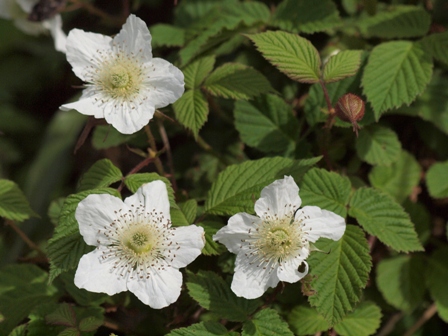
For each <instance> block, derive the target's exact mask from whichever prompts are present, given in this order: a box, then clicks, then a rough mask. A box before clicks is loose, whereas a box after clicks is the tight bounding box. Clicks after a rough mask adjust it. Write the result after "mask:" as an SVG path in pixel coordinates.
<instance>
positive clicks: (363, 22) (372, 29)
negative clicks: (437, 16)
mask: <svg viewBox="0 0 448 336" xmlns="http://www.w3.org/2000/svg"><path fill="white" fill-rule="evenodd" d="M430 24H431V16H430V15H429V13H428V12H426V11H425V10H424V9H423V8H422V7H417V6H393V7H389V8H387V9H386V10H384V11H380V12H378V13H376V14H375V15H374V16H369V17H362V18H360V19H359V21H358V27H359V29H360V31H361V34H362V35H363V36H365V37H382V38H389V39H392V38H406V37H416V36H423V35H425V34H426V33H427V32H428V30H429V25H430Z"/></svg>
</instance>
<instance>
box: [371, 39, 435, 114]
mask: <svg viewBox="0 0 448 336" xmlns="http://www.w3.org/2000/svg"><path fill="white" fill-rule="evenodd" d="M432 67H433V64H432V58H431V55H430V54H429V53H425V51H424V50H423V48H422V45H421V44H419V43H413V42H409V41H394V42H387V43H382V44H380V45H378V46H376V47H375V48H374V49H373V50H372V53H371V54H370V57H369V62H368V63H367V66H366V67H365V69H364V75H363V78H362V86H363V87H364V94H365V95H366V96H367V99H368V101H370V103H371V104H372V107H373V110H374V112H375V118H376V120H378V119H379V118H380V116H381V114H382V113H383V112H384V111H386V110H389V109H392V108H396V107H399V106H401V105H403V104H407V105H409V104H410V103H412V101H414V100H415V98H417V96H418V95H419V94H421V93H422V92H423V91H424V90H425V88H426V85H427V84H428V83H429V81H430V80H431V75H432Z"/></svg>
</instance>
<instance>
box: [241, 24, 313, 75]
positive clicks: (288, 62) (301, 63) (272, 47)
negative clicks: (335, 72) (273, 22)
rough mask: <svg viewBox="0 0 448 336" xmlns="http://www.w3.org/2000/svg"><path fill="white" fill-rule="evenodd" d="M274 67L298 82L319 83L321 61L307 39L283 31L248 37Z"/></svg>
mask: <svg viewBox="0 0 448 336" xmlns="http://www.w3.org/2000/svg"><path fill="white" fill-rule="evenodd" d="M248 37H249V38H250V39H251V40H252V41H253V42H254V43H255V45H256V46H257V49H258V50H259V51H260V52H261V54H262V55H263V57H264V58H266V59H267V60H268V61H269V62H271V64H272V65H274V66H275V67H277V68H278V69H279V70H280V71H281V72H283V73H285V74H286V75H287V76H288V77H290V78H291V79H293V80H296V81H298V82H303V83H317V82H319V79H320V76H321V72H320V65H321V60H320V56H319V53H318V52H317V50H316V48H314V46H313V45H312V44H311V42H310V41H308V40H307V39H305V38H303V37H300V36H298V35H295V34H289V33H285V32H282V31H276V32H272V31H268V32H265V33H260V34H256V35H248Z"/></svg>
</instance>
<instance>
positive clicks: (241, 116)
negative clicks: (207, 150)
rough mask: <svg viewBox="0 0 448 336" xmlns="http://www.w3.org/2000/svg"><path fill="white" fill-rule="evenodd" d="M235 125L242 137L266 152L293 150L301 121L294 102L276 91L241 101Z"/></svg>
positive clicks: (246, 142)
mask: <svg viewBox="0 0 448 336" xmlns="http://www.w3.org/2000/svg"><path fill="white" fill-rule="evenodd" d="M234 114H235V127H236V129H237V130H238V132H239V133H240V136H241V140H242V141H243V142H244V143H245V144H247V145H248V146H251V147H255V148H257V149H258V150H260V151H262V152H265V153H279V154H280V153H285V152H286V153H292V152H294V150H295V147H296V141H297V137H298V132H299V122H298V121H297V118H296V117H295V116H294V115H293V111H292V108H291V106H290V105H288V104H286V103H285V101H284V100H283V99H281V98H280V97H277V96H274V95H265V96H261V97H259V98H256V99H255V100H251V101H249V102H247V101H237V102H236V104H235V110H234Z"/></svg>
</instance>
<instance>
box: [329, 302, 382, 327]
mask: <svg viewBox="0 0 448 336" xmlns="http://www.w3.org/2000/svg"><path fill="white" fill-rule="evenodd" d="M380 323H381V309H380V307H378V306H377V305H376V304H375V303H373V302H370V301H365V302H362V303H361V304H360V305H359V306H358V307H356V309H355V310H354V311H353V312H352V313H350V314H348V315H347V316H346V317H344V319H343V320H342V321H341V322H339V323H338V324H336V325H335V326H334V330H335V331H336V332H337V333H338V335H341V336H369V335H373V334H374V333H375V331H376V330H377V329H378V328H379V326H380Z"/></svg>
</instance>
